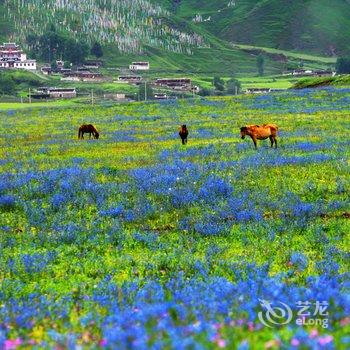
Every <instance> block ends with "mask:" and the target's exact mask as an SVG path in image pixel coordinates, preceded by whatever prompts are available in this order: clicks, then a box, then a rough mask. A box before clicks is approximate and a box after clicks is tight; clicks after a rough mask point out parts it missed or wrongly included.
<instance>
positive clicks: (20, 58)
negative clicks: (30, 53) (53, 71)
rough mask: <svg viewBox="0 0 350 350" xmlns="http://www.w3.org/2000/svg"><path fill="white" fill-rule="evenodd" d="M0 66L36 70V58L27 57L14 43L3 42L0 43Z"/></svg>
mask: <svg viewBox="0 0 350 350" xmlns="http://www.w3.org/2000/svg"><path fill="white" fill-rule="evenodd" d="M0 68H3V69H11V68H13V69H27V70H36V60H31V59H28V58H27V55H26V54H25V53H24V52H23V50H22V49H21V48H20V46H19V45H17V44H16V43H3V44H2V45H0Z"/></svg>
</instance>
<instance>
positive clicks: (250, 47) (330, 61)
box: [234, 44, 337, 64]
mask: <svg viewBox="0 0 350 350" xmlns="http://www.w3.org/2000/svg"><path fill="white" fill-rule="evenodd" d="M234 47H236V48H239V49H248V50H262V51H265V52H267V53H276V54H283V55H285V56H287V57H288V58H293V59H297V60H301V61H311V62H318V63H325V64H335V62H336V60H337V58H336V57H325V56H317V55H311V54H306V53H302V52H293V51H287V50H279V49H273V48H268V47H260V46H253V45H243V44H234Z"/></svg>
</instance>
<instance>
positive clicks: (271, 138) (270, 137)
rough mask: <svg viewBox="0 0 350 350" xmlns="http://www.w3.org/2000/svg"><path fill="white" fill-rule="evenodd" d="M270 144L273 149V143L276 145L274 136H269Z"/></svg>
mask: <svg viewBox="0 0 350 350" xmlns="http://www.w3.org/2000/svg"><path fill="white" fill-rule="evenodd" d="M269 139H270V142H271V148H272V147H273V143H274V137H273V136H269Z"/></svg>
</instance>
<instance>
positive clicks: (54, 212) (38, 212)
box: [0, 77, 350, 350]
mask: <svg viewBox="0 0 350 350" xmlns="http://www.w3.org/2000/svg"><path fill="white" fill-rule="evenodd" d="M269 79H271V78H269V77H263V78H259V79H256V80H251V81H249V80H248V78H247V79H246V80H245V83H246V84H248V83H249V82H252V83H258V82H259V81H260V83H268V82H269ZM348 98H349V92H348V91H343V90H335V89H334V90H332V91H321V90H314V91H307V92H306V94H305V95H303V94H299V93H297V92H294V91H287V92H283V93H281V94H270V95H267V96H264V97H263V98H261V96H246V95H244V96H238V97H224V98H217V97H216V98H210V99H200V98H197V99H194V100H191V99H189V100H177V101H172V102H166V103H163V102H162V103H130V104H123V105H112V106H110V107H101V106H91V105H88V104H87V103H86V104H80V105H70V104H69V103H71V102H75V101H64V103H66V102H67V104H64V103H63V102H59V101H57V102H54V103H47V104H46V103H41V104H40V103H38V104H33V105H31V106H28V105H26V106H25V107H26V109H22V108H21V107H23V106H22V105H15V104H5V105H0V127H1V130H2V137H1V138H0V165H1V166H0V176H1V180H2V183H1V197H0V198H1V202H0V204H1V205H0V212H1V215H2V217H1V220H2V222H1V226H0V227H1V230H2V231H1V235H0V245H1V254H0V266H1V269H0V282H1V284H2V285H3V286H4V287H5V288H3V289H2V292H1V293H0V305H2V310H3V311H2V313H0V322H2V323H3V324H4V325H5V328H4V330H3V333H2V334H4V337H5V339H10V340H14V339H20V340H21V341H22V342H23V343H22V347H24V348H26V347H28V348H32V347H33V346H36V347H38V348H55V347H56V348H57V347H63V348H65V347H68V345H69V346H70V347H72V343H74V344H76V345H77V346H81V347H82V348H84V347H86V348H99V347H100V346H99V344H100V341H101V340H105V341H108V343H107V348H113V349H130V347H132V346H129V345H130V342H131V341H134V340H135V341H136V340H141V339H140V338H141V337H143V338H144V337H145V336H144V335H147V340H148V343H147V344H148V345H149V344H151V343H152V342H153V341H155V340H154V339H157V340H159V339H160V340H164V344H165V345H164V346H163V347H161V348H164V349H178V348H179V346H175V345H174V344H175V343H173V340H171V339H172V338H171V337H172V334H173V332H174V331H175V330H180V334H181V335H183V337H186V339H188V338H189V337H193V339H194V341H195V342H196V343H197V344H199V345H200V346H201V347H203V348H205V349H213V350H217V349H219V346H217V344H216V343H215V338H214V340H213V336H212V330H213V329H214V330H216V331H218V332H219V333H218V334H220V336H221V337H222V338H223V339H224V340H225V341H226V345H227V348H230V349H231V348H232V349H235V348H238V346H239V345H240V344H243V345H244V344H245V343H247V344H249V346H250V348H251V349H253V350H255V349H257V350H260V349H264V348H269V347H270V346H269V344H271V339H278V344H281V347H283V348H288V347H290V344H291V341H292V339H295V338H298V337H300V333H302V339H301V342H304V341H305V342H306V341H307V342H308V344H310V342H312V344H313V345H314V346H313V348H318V344H319V343H320V341H321V340H322V339H323V338H321V337H326V336H327V335H332V336H333V338H332V340H331V342H332V344H334V347H335V348H336V349H341V350H346V349H347V343H345V342H344V341H345V340H346V336H347V335H348V333H349V324H348V323H346V322H347V317H348V315H347V314H346V312H345V306H344V305H347V304H346V303H347V299H346V293H347V291H348V286H347V284H346V283H347V282H346V275H341V274H342V273H346V272H347V271H349V259H348V254H349V246H350V245H349V244H350V241H349V232H350V230H349V229H350V222H349V219H348V214H349V211H350V207H349V200H348V199H349V198H348V193H349V189H350V182H349V176H348V174H349V163H348V160H349V157H350V149H349V147H348V141H347V136H348V130H347V128H346V127H344V125H347V124H348V122H349V113H348V105H347V100H348ZM60 103H62V104H60ZM35 105H36V107H38V108H33V107H34V106H35ZM53 107H55V108H53ZM330 115H331V116H332V117H331V118H330ZM266 122H274V123H276V124H278V126H279V128H280V129H279V137H278V141H279V148H278V149H270V148H269V144H268V140H267V141H259V144H258V150H254V148H253V145H252V141H251V140H250V139H245V140H242V139H241V138H240V134H239V130H240V127H241V126H242V125H246V124H256V123H258V124H262V123H266ZM82 123H93V124H95V125H96V127H97V128H98V130H99V131H100V139H99V140H88V139H87V138H85V139H84V140H78V139H77V130H78V127H79V126H80V125H81V124H82ZM183 123H186V124H187V125H188V127H189V131H190V134H189V141H188V144H187V145H186V146H182V145H181V143H180V140H179V137H178V134H177V132H178V126H179V125H181V124H183ZM178 193H180V194H182V196H184V198H185V200H184V201H183V202H179V197H178V196H177V194H178ZM192 195H196V197H192ZM6 196H10V199H11V198H12V197H13V198H14V204H11V200H9V197H6ZM11 196H12V197H11ZM185 196H186V197H185ZM193 198H194V199H193ZM179 203H180V204H179ZM120 208H122V209H120ZM257 214H259V215H257ZM254 215H257V216H254ZM213 229H215V230H216V229H219V230H218V231H214V232H213V231H212V230H213ZM296 253H297V254H299V255H301V256H302V257H303V258H304V261H305V262H302V263H301V264H299V261H296V262H294V261H293V262H292V260H293V259H292V258H291V257H292V256H293V254H296ZM337 265H339V267H340V270H339V271H337V268H336V266H337ZM210 281H212V284H211V285H209V283H210ZM339 281H340V282H339ZM342 281H343V282H342ZM175 282H176V283H175ZM193 283H194V287H193V289H191V288H192V287H191V286H192V285H193ZM312 283H316V285H317V288H315V289H313V286H314V284H312ZM171 285H173V286H174V290H172V289H171V287H170V286H171ZM128 286H129V287H130V289H128ZM152 286H153V287H152ZM154 286H156V287H154ZM205 287H207V289H205ZM152 288H153V289H152ZM202 288H204V289H202ZM184 291H187V293H184ZM199 291H201V292H202V294H201V293H199ZM181 293H184V295H185V297H184V300H182V299H179V298H181ZM196 293H198V295H197V294H196ZM225 293H227V295H226V294H225ZM293 293H295V294H293ZM299 293H300V294H299ZM286 295H287V296H288V300H287V302H288V303H292V300H293V302H294V301H296V300H299V298H306V299H307V300H309V299H310V300H312V301H314V298H316V300H317V298H322V299H321V300H324V299H323V298H329V299H327V300H329V302H330V306H329V319H330V324H331V325H332V326H331V327H330V328H328V329H323V328H322V327H320V326H318V327H317V326H308V327H303V328H300V327H296V326H295V324H294V325H293V324H290V325H282V326H280V327H276V328H273V329H269V328H268V327H263V326H262V324H261V322H260V321H259V319H258V316H257V315H258V312H259V311H260V310H261V308H259V303H258V301H257V300H258V298H272V296H274V297H275V298H276V300H279V299H280V298H281V300H284V299H282V298H285V297H286ZM137 298H138V299H137ZM293 298H294V299H295V300H294V299H293ZM297 298H298V299H297ZM179 300H180V301H179ZM303 300H304V299H303ZM109 301H111V302H110V303H109ZM255 303H256V304H255ZM193 304H194V306H193ZM248 304H249V305H250V304H253V305H256V306H255V307H253V308H252V309H251V310H250V315H249V318H248V313H247V307H249V305H248ZM197 305H199V306H197ZM293 306H294V304H293ZM164 308H166V311H167V312H166V313H164V312H163V309H164ZM153 310H155V311H153ZM159 310H161V312H159ZM220 310H223V311H220ZM144 311H145V312H144ZM146 311H147V312H146ZM199 313H200V314H199ZM180 316H181V317H180ZM134 317H135V319H134ZM164 317H170V320H171V322H170V321H169V324H166V327H165V328H164V329H161V330H159V327H160V326H161V324H162V323H161V321H162V320H163V319H164ZM114 319H116V321H115V322H116V323H113V322H114V321H113V320H114ZM199 322H200V323H199ZM199 324H200V325H205V326H206V327H203V328H200V329H199V330H198V332H197V331H196V332H195V333H192V332H188V330H189V329H190V327H194V325H195V326H197V325H199ZM131 325H132V327H135V329H136V330H137V332H132V333H131V332H129V330H130V329H131V328H130V327H131ZM133 329H134V328H133ZM315 329H317V333H316V331H315ZM116 330H117V332H116ZM140 330H142V332H141V331H140ZM140 334H141V335H140ZM304 334H305V335H304ZM315 334H316V335H315ZM73 335H74V336H75V337H73ZM121 335H125V338H123V339H126V340H125V343H123V344H126V345H120V343H118V342H117V341H118V340H116V339H118V338H117V336H118V337H119V336H121ZM183 337H179V338H178V339H179V340H178V341H179V343H177V344H180V343H181V342H182V341H183V339H184V338H183ZM304 338H306V339H307V340H304ZM319 338H320V340H319ZM298 339H299V338H298ZM1 341H2V340H1ZM269 342H270V343H269ZM276 342H277V341H276ZM276 344H277V343H276ZM66 345H67V346H66ZM302 345H303V347H304V348H305V349H308V348H309V347H308V345H305V346H304V343H302ZM149 347H150V346H145V348H149ZM276 347H277V346H276Z"/></svg>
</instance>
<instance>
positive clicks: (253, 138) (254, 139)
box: [252, 137, 258, 149]
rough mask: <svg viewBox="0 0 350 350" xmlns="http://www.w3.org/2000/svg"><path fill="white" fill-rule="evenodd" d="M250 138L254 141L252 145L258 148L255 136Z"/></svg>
mask: <svg viewBox="0 0 350 350" xmlns="http://www.w3.org/2000/svg"><path fill="white" fill-rule="evenodd" d="M252 140H253V142H254V147H255V149H258V146H257V144H256V138H255V137H252Z"/></svg>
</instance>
